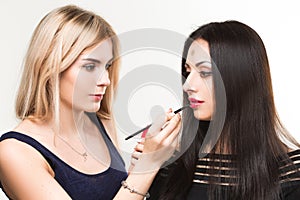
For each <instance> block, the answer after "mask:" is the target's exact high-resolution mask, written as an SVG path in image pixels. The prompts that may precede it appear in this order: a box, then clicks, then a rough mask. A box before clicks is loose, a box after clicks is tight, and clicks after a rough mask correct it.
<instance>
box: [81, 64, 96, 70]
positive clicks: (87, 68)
mask: <svg viewBox="0 0 300 200" xmlns="http://www.w3.org/2000/svg"><path fill="white" fill-rule="evenodd" d="M83 67H84V68H85V69H86V70H87V71H93V70H94V69H95V67H96V66H95V65H94V64H87V65H84V66H83Z"/></svg>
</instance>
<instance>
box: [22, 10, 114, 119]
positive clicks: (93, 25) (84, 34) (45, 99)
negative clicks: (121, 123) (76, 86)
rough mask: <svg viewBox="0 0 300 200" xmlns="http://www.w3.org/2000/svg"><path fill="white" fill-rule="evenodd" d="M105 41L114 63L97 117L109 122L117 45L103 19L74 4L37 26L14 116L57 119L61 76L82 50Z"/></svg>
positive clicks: (26, 58)
mask: <svg viewBox="0 0 300 200" xmlns="http://www.w3.org/2000/svg"><path fill="white" fill-rule="evenodd" d="M107 38H110V39H111V41H112V44H113V56H114V61H113V63H112V67H110V68H109V77H110V81H111V84H110V85H109V87H108V88H107V90H106V93H105V96H104V98H103V100H102V103H101V107H100V110H99V111H98V112H97V115H98V116H99V117H100V118H104V119H111V118H112V113H111V110H112V109H111V107H112V100H113V97H114V92H115V91H116V86H117V81H118V73H119V42H118V39H117V36H116V34H115V32H114V31H113V29H112V27H111V26H110V25H109V24H108V23H107V22H106V21H105V20H104V19H103V18H101V17H100V16H98V15H96V14H95V13H93V12H90V11H87V10H84V9H82V8H79V7H77V6H74V5H68V6H64V7H60V8H57V9H55V10H53V11H51V12H50V13H48V14H47V15H46V16H45V17H44V18H43V19H42V20H41V21H40V23H39V24H38V26H37V27H36V29H35V31H34V33H33V35H32V38H31V41H30V45H29V48H28V51H27V54H26V57H25V62H24V69H23V75H22V79H21V83H20V87H19V92H18V95H17V99H16V115H17V117H18V118H20V119H22V120H23V119H26V118H28V119H32V120H36V119H39V120H43V121H48V120H50V119H58V116H59V77H60V74H61V73H62V72H63V71H64V70H66V69H67V68H68V67H69V66H71V65H72V63H73V62H75V60H76V59H77V58H78V56H79V55H80V54H81V53H82V52H83V51H84V50H86V49H88V48H92V47H94V46H95V45H97V44H99V43H100V42H101V41H103V40H104V39H107Z"/></svg>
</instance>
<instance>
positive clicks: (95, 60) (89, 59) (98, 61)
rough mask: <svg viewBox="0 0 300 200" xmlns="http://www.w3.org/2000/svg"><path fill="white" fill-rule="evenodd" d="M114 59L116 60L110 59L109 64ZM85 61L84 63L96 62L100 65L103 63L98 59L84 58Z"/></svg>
mask: <svg viewBox="0 0 300 200" xmlns="http://www.w3.org/2000/svg"><path fill="white" fill-rule="evenodd" d="M113 59H114V58H111V59H109V60H108V62H107V63H109V62H112V60H113ZM83 60H84V61H91V62H95V63H98V64H100V63H101V61H100V60H97V59H94V58H84V59H83Z"/></svg>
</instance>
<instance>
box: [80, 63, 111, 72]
mask: <svg viewBox="0 0 300 200" xmlns="http://www.w3.org/2000/svg"><path fill="white" fill-rule="evenodd" d="M111 66H112V63H107V64H106V65H105V70H108V69H109V68H110V67H111ZM96 67H97V66H96V65H95V64H94V63H91V64H85V65H83V68H85V70H86V71H88V72H92V71H94V70H95V68H96Z"/></svg>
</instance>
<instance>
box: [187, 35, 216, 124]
mask: <svg viewBox="0 0 300 200" xmlns="http://www.w3.org/2000/svg"><path fill="white" fill-rule="evenodd" d="M186 60H187V61H186V64H185V68H186V71H187V73H188V76H187V79H186V81H185V83H184V85H183V89H184V91H185V92H186V93H187V95H188V98H189V101H190V107H191V108H192V109H193V111H194V116H195V118H196V119H198V120H211V118H212V115H213V112H214V94H213V79H212V71H211V59H210V54H209V46H208V43H207V42H206V41H205V40H203V39H198V40H195V41H194V42H193V43H192V44H191V46H190V48H189V51H188V55H187V59H186Z"/></svg>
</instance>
